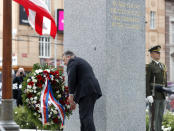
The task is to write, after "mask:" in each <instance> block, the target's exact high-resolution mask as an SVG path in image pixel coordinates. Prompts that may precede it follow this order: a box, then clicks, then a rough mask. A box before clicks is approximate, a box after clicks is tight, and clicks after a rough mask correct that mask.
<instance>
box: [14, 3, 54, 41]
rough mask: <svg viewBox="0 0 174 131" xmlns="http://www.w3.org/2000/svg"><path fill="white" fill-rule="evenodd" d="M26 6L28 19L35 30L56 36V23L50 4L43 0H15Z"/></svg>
mask: <svg viewBox="0 0 174 131" xmlns="http://www.w3.org/2000/svg"><path fill="white" fill-rule="evenodd" d="M13 1H15V2H17V3H19V4H20V5H22V6H23V7H24V8H25V11H26V14H27V16H28V21H29V23H30V25H31V26H32V28H33V29H35V31H36V32H37V33H38V34H40V35H44V34H48V35H51V36H52V37H53V38H55V36H56V33H57V27H56V23H55V21H54V18H53V17H52V16H51V13H50V12H49V10H48V6H47V5H46V4H45V2H44V1H43V0H13Z"/></svg>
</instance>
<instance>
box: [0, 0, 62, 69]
mask: <svg viewBox="0 0 174 131" xmlns="http://www.w3.org/2000/svg"><path fill="white" fill-rule="evenodd" d="M44 1H45V2H46V4H47V5H48V8H49V10H50V12H51V14H52V16H53V17H54V18H55V21H56V22H57V14H56V11H57V10H58V9H64V1H63V0H44ZM2 33H3V1H2V0H1V1H0V67H1V66H2V57H3V56H2V52H3V50H2V45H3V44H2V39H3V35H2ZM62 53H63V33H58V35H57V38H56V39H55V40H54V39H52V38H51V37H50V36H39V35H38V34H37V33H36V32H35V31H34V30H33V29H32V28H31V26H30V25H29V23H28V20H27V17H26V14H25V10H24V8H23V7H22V6H20V5H19V4H18V3H15V2H14V1H13V2H12V63H13V68H18V67H24V68H25V69H29V70H30V69H31V67H32V66H33V64H35V63H41V64H43V63H48V64H51V65H54V61H57V64H59V60H60V59H61V55H62ZM55 58H56V59H55Z"/></svg>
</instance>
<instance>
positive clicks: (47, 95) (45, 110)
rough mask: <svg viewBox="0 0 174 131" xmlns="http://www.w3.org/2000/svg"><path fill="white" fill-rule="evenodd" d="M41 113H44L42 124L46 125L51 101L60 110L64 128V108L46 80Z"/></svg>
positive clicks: (41, 99)
mask: <svg viewBox="0 0 174 131" xmlns="http://www.w3.org/2000/svg"><path fill="white" fill-rule="evenodd" d="M40 101H41V113H42V123H43V124H46V123H47V122H48V101H50V102H51V103H52V104H53V105H54V106H55V107H56V109H57V110H58V112H59V114H60V118H61V121H62V126H63V125H64V119H65V111H64V108H63V106H62V105H61V104H60V103H59V102H58V101H57V100H56V99H55V98H54V96H53V91H52V88H51V84H50V82H49V80H47V79H46V80H45V86H44V88H43V90H42V93H41V98H40Z"/></svg>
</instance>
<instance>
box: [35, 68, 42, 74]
mask: <svg viewBox="0 0 174 131" xmlns="http://www.w3.org/2000/svg"><path fill="white" fill-rule="evenodd" d="M35 72H36V74H39V73H41V72H43V70H42V69H39V70H35Z"/></svg>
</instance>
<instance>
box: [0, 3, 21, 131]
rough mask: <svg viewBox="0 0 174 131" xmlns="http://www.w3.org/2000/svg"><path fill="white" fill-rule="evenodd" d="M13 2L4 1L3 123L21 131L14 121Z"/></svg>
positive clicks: (15, 130) (8, 130) (7, 126)
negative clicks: (12, 74) (12, 73)
mask: <svg viewBox="0 0 174 131" xmlns="http://www.w3.org/2000/svg"><path fill="white" fill-rule="evenodd" d="M11 12H12V0H3V63H2V69H3V70H2V107H1V121H0V126H2V127H3V128H4V129H5V130H6V131H11V130H13V131H19V126H18V125H17V124H16V123H15V122H14V121H13V98H12V76H11V72H12V13H11Z"/></svg>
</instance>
